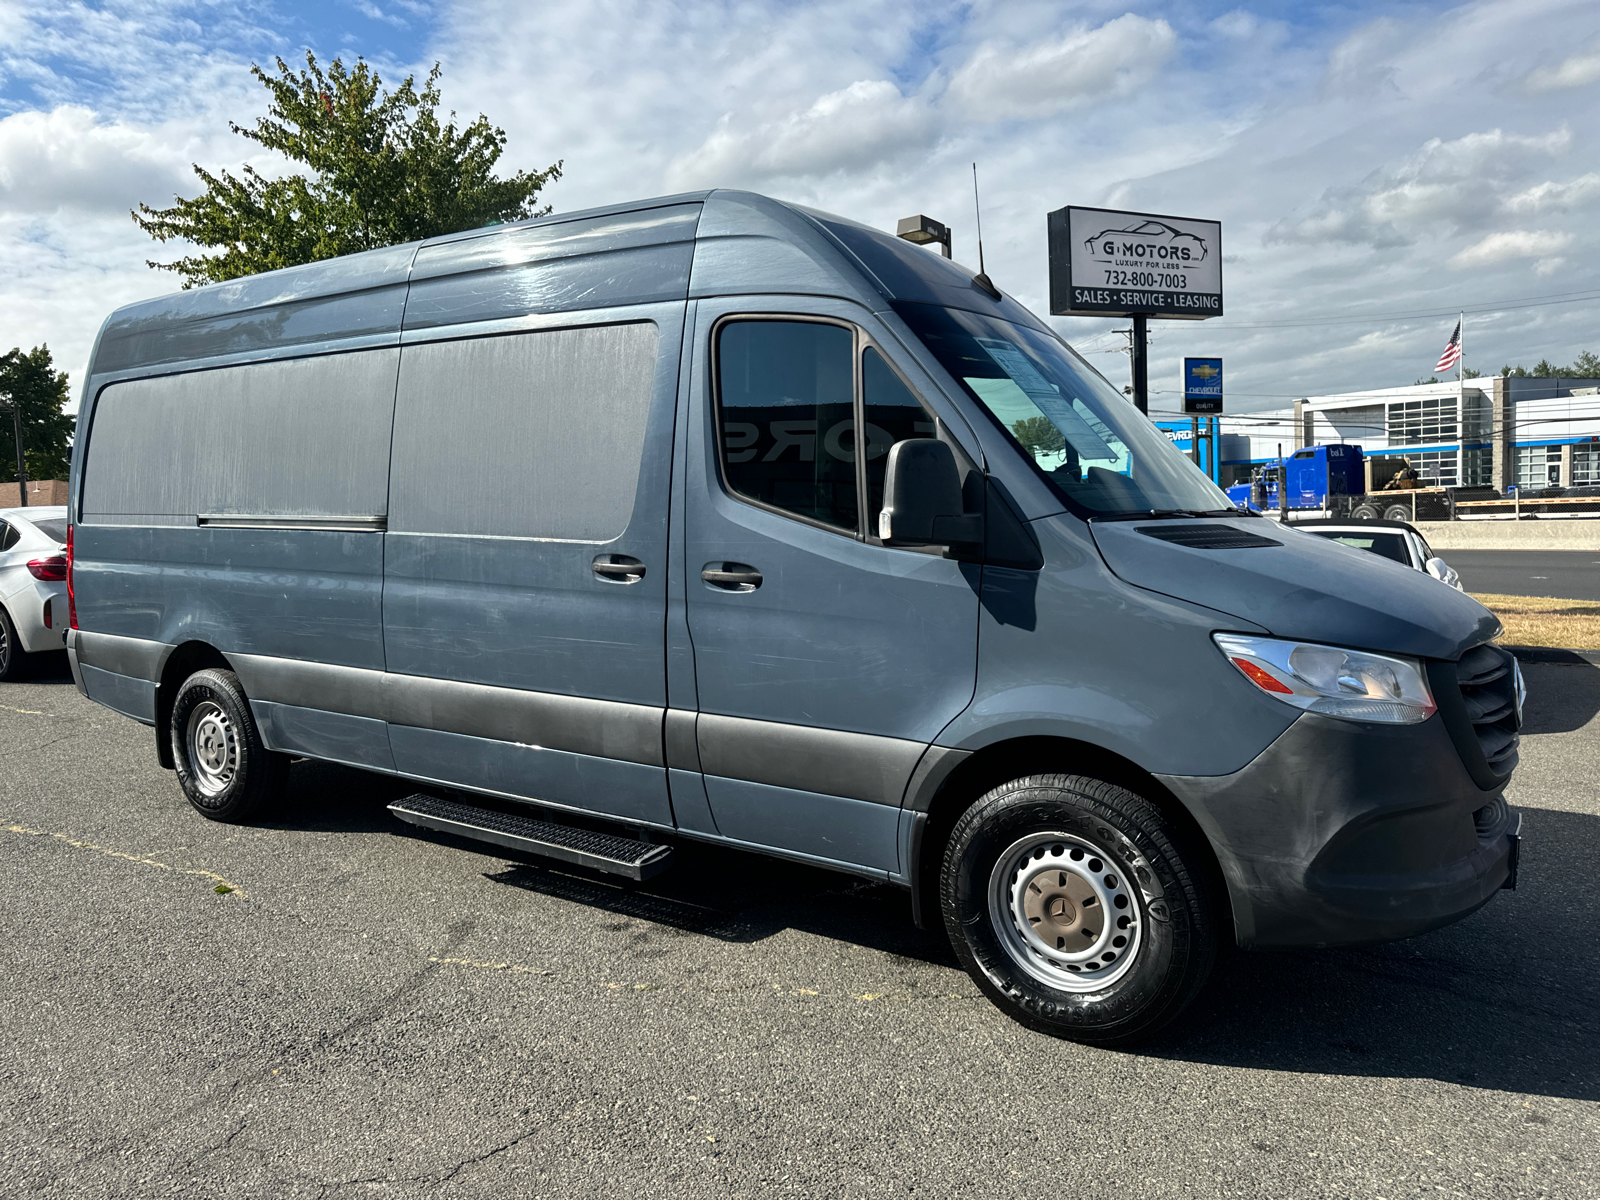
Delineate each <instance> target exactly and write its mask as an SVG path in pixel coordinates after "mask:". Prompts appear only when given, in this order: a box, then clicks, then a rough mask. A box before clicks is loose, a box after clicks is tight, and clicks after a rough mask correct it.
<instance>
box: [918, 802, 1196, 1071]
mask: <svg viewBox="0 0 1600 1200" xmlns="http://www.w3.org/2000/svg"><path fill="white" fill-rule="evenodd" d="M1199 861H1200V860H1199V858H1198V854H1197V852H1196V851H1195V849H1194V848H1192V847H1191V846H1190V845H1189V844H1188V842H1187V839H1186V838H1185V837H1184V836H1183V833H1182V831H1180V830H1179V829H1178V828H1177V827H1176V826H1175V825H1173V823H1172V822H1170V821H1169V820H1168V819H1167V818H1166V817H1165V816H1164V815H1163V814H1162V812H1161V811H1160V810H1159V809H1158V808H1156V807H1155V805H1153V804H1151V803H1150V802H1149V801H1147V800H1145V799H1144V798H1143V797H1141V796H1138V795H1136V794H1135V793H1133V792H1131V791H1129V790H1128V789H1126V788H1122V787H1117V786H1115V785H1113V784H1110V783H1106V782H1105V781H1103V780H1099V779H1090V778H1087V777H1085V776H1081V775H1035V776H1030V777H1028V778H1025V779H1017V780H1014V781H1012V782H1011V783H1008V784H1005V785H1004V786H1002V787H999V788H996V789H995V790H994V791H992V792H989V793H988V794H987V795H985V796H983V797H982V798H981V799H979V800H978V802H977V803H976V804H974V805H973V806H972V807H971V808H969V809H968V810H967V811H966V812H965V813H963V814H962V816H961V818H960V819H959V820H958V821H957V822H956V826H955V828H954V829H953V830H952V831H951V835H950V840H949V843H948V844H947V846H946V849H945V856H944V868H943V871H942V874H941V880H940V898H941V903H942V908H943V910H944V921H945V929H946V931H947V932H948V933H949V935H950V941H951V943H952V945H953V946H954V947H955V951H956V954H957V956H958V957H959V958H960V959H961V962H962V965H963V966H965V967H966V968H967V971H968V973H969V974H971V976H972V978H973V979H974V980H975V981H976V982H977V984H978V987H979V988H981V989H982V990H983V992H984V993H985V994H986V995H987V996H988V997H989V999H990V1000H992V1001H993V1002H994V1003H995V1004H996V1005H997V1006H999V1008H1000V1009H1001V1010H1002V1011H1004V1012H1006V1013H1007V1014H1008V1015H1010V1016H1011V1017H1013V1018H1015V1019H1016V1020H1017V1021H1019V1022H1021V1023H1022V1024H1024V1025H1026V1026H1028V1027H1030V1028H1032V1029H1037V1030H1039V1031H1041V1032H1043V1033H1049V1034H1053V1035H1055V1036H1056V1037H1063V1038H1070V1039H1072V1040H1074V1041H1080V1042H1090V1043H1094V1044H1097V1045H1120V1044H1126V1043H1129V1042H1133V1041H1137V1040H1139V1039H1141V1038H1145V1037H1148V1036H1150V1035H1151V1034H1153V1033H1154V1032H1156V1030H1158V1029H1160V1028H1161V1027H1162V1026H1163V1025H1165V1024H1167V1022H1169V1021H1171V1020H1172V1019H1173V1018H1174V1017H1176V1016H1177V1015H1178V1014H1179V1013H1180V1012H1181V1011H1183V1009H1184V1008H1185V1007H1186V1006H1187V1005H1188V1004H1189V1002H1190V1001H1191V1000H1193V999H1194V997H1195V996H1196V995H1197V994H1198V993H1199V991H1200V989H1201V987H1202V986H1203V985H1204V983H1205V980H1206V977H1207V975H1209V973H1210V971H1211V965H1212V961H1213V959H1214V958H1215V956H1216V939H1217V934H1216V929H1215V926H1214V918H1213V912H1214V908H1215V906H1214V903H1213V900H1212V897H1211V895H1210V890H1211V889H1210V887H1209V884H1208V880H1207V877H1206V875H1205V874H1204V872H1203V871H1202V870H1201V869H1200V866H1199Z"/></svg>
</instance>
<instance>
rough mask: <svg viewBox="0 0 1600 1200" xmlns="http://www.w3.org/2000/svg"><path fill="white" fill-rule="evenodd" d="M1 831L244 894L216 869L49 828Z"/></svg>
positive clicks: (1, 828)
mask: <svg viewBox="0 0 1600 1200" xmlns="http://www.w3.org/2000/svg"><path fill="white" fill-rule="evenodd" d="M0 832H4V833H18V834H22V835H23V836H24V837H47V838H54V839H55V840H56V841H58V842H65V843H66V844H67V845H69V846H71V847H73V848H74V849H76V850H93V851H94V852H95V853H97V854H104V855H105V856H106V857H108V858H121V859H126V860H127V861H128V862H132V863H138V864H139V865H140V866H143V867H156V868H157V869H159V870H162V871H171V872H172V873H173V874H175V875H195V876H198V877H199V878H201V879H209V880H210V881H211V882H212V883H214V884H215V885H216V887H215V889H214V890H215V891H216V892H217V893H218V894H223V895H225V894H227V893H230V892H231V893H234V894H236V895H239V896H243V895H244V892H242V891H240V890H239V887H238V885H237V884H234V883H231V882H229V881H228V880H227V879H224V878H223V877H222V876H221V875H218V874H217V873H216V872H215V871H202V870H199V869H198V868H194V867H175V866H172V865H171V864H170V863H164V862H157V861H156V860H155V859H153V858H151V857H150V856H149V855H148V854H129V853H128V852H127V851H125V850H113V849H111V848H110V847H109V846H97V845H95V844H94V843H93V842H80V841H78V840H76V839H75V838H71V837H68V836H67V835H66V834H64V833H52V832H51V831H49V830H48V829H30V828H29V827H28V826H26V825H0Z"/></svg>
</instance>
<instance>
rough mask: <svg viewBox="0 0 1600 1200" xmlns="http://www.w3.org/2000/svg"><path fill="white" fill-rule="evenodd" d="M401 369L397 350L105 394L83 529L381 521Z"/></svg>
mask: <svg viewBox="0 0 1600 1200" xmlns="http://www.w3.org/2000/svg"><path fill="white" fill-rule="evenodd" d="M399 365H400V354H399V351H398V350H394V349H386V350H363V351H358V352H355V353H351V354H330V355H322V356H318V357H313V358H295V359H285V360H279V361H275V362H263V363H249V364H246V365H243V366H235V367H222V368H218V369H215V370H209V371H192V372H189V373H187V374H181V375H162V376H155V377H153V378H145V379H131V380H127V381H126V382H122V383H113V384H111V385H110V386H109V387H107V388H105V389H104V390H103V391H102V392H101V393H100V397H99V400H98V402H97V403H96V405H95V413H94V423H93V425H92V427H91V429H90V437H89V447H88V451H87V454H88V457H87V458H86V460H85V461H86V464H87V470H86V473H85V476H84V489H83V498H82V507H81V512H80V516H79V520H80V521H82V522H85V523H93V522H96V521H99V520H101V519H102V518H105V517H110V518H113V519H115V521H116V522H117V523H118V524H128V523H130V518H139V517H162V518H173V517H177V518H183V519H185V520H186V521H188V522H189V523H191V524H192V523H193V522H194V520H195V519H196V518H197V517H206V516H218V515H257V516H283V517H304V516H363V517H380V516H382V515H384V513H385V512H386V511H387V510H388V502H387V492H388V474H389V426H390V421H391V418H392V415H393V410H394V387H395V376H396V373H397V371H398V370H399ZM97 444H98V445H102V446H105V447H107V451H106V452H105V453H104V454H103V455H101V456H96V452H95V447H96V445H97Z"/></svg>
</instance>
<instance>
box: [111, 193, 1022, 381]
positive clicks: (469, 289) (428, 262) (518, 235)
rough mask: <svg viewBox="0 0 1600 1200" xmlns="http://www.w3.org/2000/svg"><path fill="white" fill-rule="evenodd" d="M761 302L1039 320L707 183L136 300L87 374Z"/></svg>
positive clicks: (959, 277)
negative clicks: (830, 299)
mask: <svg viewBox="0 0 1600 1200" xmlns="http://www.w3.org/2000/svg"><path fill="white" fill-rule="evenodd" d="M469 280H470V282H469ZM775 293H787V294H800V295H826V296H836V297H841V298H844V299H847V300H853V301H856V302H858V303H862V304H865V305H867V306H868V307H871V308H882V307H883V306H884V305H885V304H886V302H888V301H891V300H907V301H915V302H922V303H933V304H944V305H947V306H951V307H960V308H969V309H973V310H975V311H980V312H987V313H991V314H993V315H997V316H1002V317H1004V318H1006V319H1008V320H1013V321H1020V322H1024V323H1027V324H1030V325H1035V326H1037V325H1038V324H1039V322H1038V320H1037V318H1035V317H1033V316H1032V314H1030V313H1028V312H1027V310H1026V309H1024V308H1023V307H1022V306H1021V305H1020V304H1017V303H1016V302H1015V301H1014V300H1011V299H1009V298H1005V299H1002V300H1000V301H995V300H993V299H991V298H990V297H989V296H988V295H986V294H985V293H984V292H982V291H981V290H980V289H979V288H978V287H977V286H976V285H975V284H974V283H973V282H972V272H971V271H970V270H969V269H967V268H964V267H962V266H959V265H958V264H956V263H953V262H950V261H948V260H945V259H944V258H942V257H940V256H939V255H938V254H936V253H932V252H930V251H928V250H925V249H922V248H921V247H918V246H913V245H912V244H910V243H909V242H905V241H902V240H900V239H898V238H896V237H894V236H892V235H891V234H888V233H885V232H882V231H880V230H876V229H872V228H870V227H868V226H865V225H862V224H859V223H857V222H855V221H851V220H848V219H846V218H844V217H839V216H835V215H833V214H830V213H824V212H819V211H815V210H812V209H808V208H803V207H801V206H799V205H794V204H789V203H787V202H785V201H781V200H775V199H773V198H771V197H769V196H762V195H758V194H756V193H754V192H741V191H731V190H722V189H718V190H713V191H704V192H686V193H681V194H678V195H672V196H661V197H657V198H654V199H650V200H639V201H634V202H631V203H628V204H616V205H607V206H604V207H600V208H591V209H584V210H582V211H579V212H570V213H559V214H553V215H550V216H546V217H537V218H534V219H532V220H528V221H519V222H516V223H514V224H508V225H495V226H487V227H484V228H482V229H470V230H463V231H461V232H459V233H452V234H446V235H444V236H441V237H436V238H429V239H427V240H426V241H421V242H410V243H407V244H405V245H400V246H386V247H383V248H380V249H377V250H369V251H366V252H364V253H361V254H351V255H346V256H344V257H342V258H334V259H327V260H325V261H322V262H315V263H307V264H304V265H301V266H295V267H287V268H284V269H282V270H278V271H268V272H263V273H262V274H259V275H251V276H247V277H245V278H241V279H235V280H229V281H227V282H224V283H217V284H210V285H207V286H204V287H197V288H192V289H188V290H185V291H180V292H174V293H171V294H168V295H165V296H158V297H155V298H153V299H150V300H143V301H139V302H137V303H134V304H129V305H126V306H124V307H122V308H119V309H118V310H117V311H116V312H114V313H113V314H112V315H111V316H110V317H109V318H108V319H107V320H106V322H105V324H104V325H103V326H102V328H101V331H100V337H99V339H98V340H97V342H96V344H95V350H94V354H93V356H92V358H91V360H90V371H89V374H90V377H91V380H93V379H94V377H96V376H110V375H123V374H138V373H145V372H147V371H148V369H149V368H151V367H155V366H161V365H169V364H170V365H178V364H182V365H184V366H190V365H193V366H201V365H204V366H218V365H222V364H224V363H227V362H235V361H249V360H251V359H256V358H272V357H281V356H283V355H285V354H304V353H307V352H314V351H318V350H321V351H326V350H331V349H359V348H366V347H372V346H382V345H396V344H398V343H399V342H400V341H401V339H402V335H403V334H404V333H408V332H411V331H413V330H417V331H420V330H422V329H425V328H428V327H430V326H431V327H438V326H441V325H451V326H463V325H466V326H474V325H477V326H481V325H482V323H484V322H488V321H494V320H514V319H517V318H519V317H525V316H527V315H529V314H531V313H554V312H565V311H579V310H584V309H594V308H600V307H623V306H626V305H630V304H641V303H649V302H655V301H664V300H681V299H693V298H696V297H704V296H727V295H739V294H775ZM94 386H98V383H95V384H94Z"/></svg>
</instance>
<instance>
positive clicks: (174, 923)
mask: <svg viewBox="0 0 1600 1200" xmlns="http://www.w3.org/2000/svg"><path fill="white" fill-rule="evenodd" d="M1527 674H1528V678H1529V691H1530V702H1529V703H1530V708H1529V720H1528V726H1527V733H1528V737H1527V738H1526V741H1525V742H1524V752H1523V765H1522V767H1521V769H1520V771H1519V773H1518V775H1517V778H1516V781H1515V784H1514V786H1513V789H1512V791H1511V793H1510V799H1511V800H1512V802H1513V803H1514V804H1517V805H1519V806H1522V807H1523V809H1524V812H1525V814H1526V820H1525V824H1524V834H1525V842H1524V846H1525V858H1524V866H1523V870H1522V880H1521V887H1520V889H1519V890H1518V891H1516V892H1514V893H1511V892H1507V893H1503V894H1502V895H1501V896H1499V897H1498V898H1497V899H1496V900H1495V901H1494V902H1493V903H1491V904H1490V905H1489V906H1488V907H1487V908H1485V909H1484V910H1482V911H1481V912H1479V913H1478V914H1476V915H1475V916H1473V917H1471V918H1469V919H1468V920H1466V921H1464V922H1462V923H1460V924H1458V925H1456V926H1453V927H1451V928H1448V929H1445V930H1441V931H1439V932H1437V933H1433V934H1430V935H1427V936H1425V937H1421V938H1417V939H1414V940H1412V941H1409V942H1404V943H1400V944H1397V945H1391V946H1385V947H1378V948H1375V949H1363V950H1343V951H1327V952H1303V953H1302V952H1296V953H1280V954H1272V955H1264V954H1263V955H1245V954H1238V955H1234V956H1232V957H1231V958H1229V959H1227V960H1226V961H1225V962H1224V963H1223V964H1222V966H1221V968H1220V969H1219V971H1218V972H1217V974H1216V976H1215V977H1214V979H1213V982H1212V984H1211V986H1210V988H1209V989H1208V991H1207V992H1206V994H1205V995H1204V996H1203V997H1202V998H1201V1000H1200V1002H1199V1003H1198V1005H1197V1006H1196V1008H1195V1009H1193V1010H1191V1013H1190V1016H1189V1019H1188V1020H1187V1021H1186V1022H1185V1023H1184V1024H1183V1025H1182V1026H1181V1027H1180V1028H1178V1029H1175V1030H1173V1031H1171V1032H1170V1033H1169V1034H1167V1035H1165V1036H1164V1037H1163V1039H1162V1040H1161V1041H1159V1042H1158V1043H1156V1044H1154V1045H1151V1046H1148V1047H1145V1048H1142V1049H1140V1050H1137V1051H1121V1052H1111V1051H1103V1050H1092V1049H1086V1048H1083V1047H1080V1046H1075V1045H1072V1044H1068V1043H1064V1042H1057V1041H1053V1040H1051V1039H1048V1038H1045V1037H1042V1036H1039V1035H1037V1034H1033V1033H1030V1032H1028V1031H1026V1030H1024V1029H1022V1028H1020V1027H1018V1026H1016V1025H1014V1024H1012V1023H1011V1022H1010V1021H1008V1020H1006V1019H1005V1018H1004V1017H1002V1016H1001V1015H1000V1014H999V1013H998V1012H997V1011H996V1010H994V1009H993V1008H992V1007H990V1005H989V1004H988V1003H987V1002H986V1001H984V1000H983V999H982V998H981V997H980V995H979V994H978V992H977V990H976V989H975V988H974V987H973V986H972V985H971V984H970V983H969V982H968V981H967V978H966V976H965V975H964V974H962V972H961V971H960V970H959V968H958V967H957V965H956V963H955V961H954V958H953V956H952V955H951V953H950V952H949V950H948V949H947V947H946V946H945V945H944V944H943V942H942V941H941V939H940V938H939V937H937V936H935V935H933V934H927V933H920V932H918V931H917V930H916V929H914V928H913V927H912V926H911V924H910V920H909V912H908V905H907V903H906V900H905V898H904V896H903V895H902V894H901V893H898V892H895V891H892V890H890V889H885V888H876V887H872V886H867V885H862V884H859V883H856V882H854V881H852V880H850V879H847V878H844V877H842V876H832V875H828V874H826V873H823V872H816V871H810V870H804V869H799V868H795V867H790V866H785V865H782V864H776V863H769V862H766V861H764V860H760V859H755V858H750V857H746V856H742V855H735V854H728V853H719V852H709V851H698V852H692V853H687V854H681V855H680V862H679V865H678V866H677V867H676V868H675V869H674V870H673V871H672V872H670V873H669V874H667V875H664V876H662V877H660V878H659V879H658V880H656V881H653V883H652V884H651V885H647V886H646V887H645V888H643V889H631V888H627V887H618V886H615V885H613V884H610V883H606V882H600V881H597V880H595V879H592V878H586V877H584V876H582V875H581V874H580V873H575V872H565V871H559V870H551V869H546V868H542V867H537V866H530V865H526V864H520V863H514V862H511V861H509V860H507V859H506V858H504V857H501V856H499V855H497V854H495V853H489V852H485V851H483V850H479V849H474V848H470V844H468V843H457V844H450V843H446V842H444V841H442V840H435V839H432V838H430V837H427V836H423V835H422V834H421V831H417V830H414V829H413V828H412V827H410V826H406V825H403V824H401V823H399V822H398V821H395V820H393V819H392V818H391V817H390V816H389V815H388V813H387V812H386V811H385V808H384V806H385V804H386V803H387V802H388V801H389V800H390V799H391V798H393V797H395V796H397V795H400V794H402V792H401V790H400V785H396V784H394V783H391V782H387V781H385V780H382V779H379V778H375V777H371V776H365V775H361V774H358V773H355V772H351V771H346V770H342V769H336V768H331V767H326V766H320V765H316V764H311V763H299V764H297V765H296V766H295V767H294V770H293V782H292V795H291V797H290V800H289V802H288V804H287V805H286V806H285V807H284V808H283V809H282V810H281V811H280V812H279V813H278V814H277V816H276V817H275V818H274V819H272V820H271V821H269V822H267V823H265V824H262V825H259V826H256V827H250V828H241V827H228V826H220V825H213V824H209V823H207V822H205V821H203V820H202V819H200V818H199V817H198V816H196V815H195V814H194V813H193V812H192V811H191V810H190V808H189V807H188V805H187V804H186V803H185V802H184V800H183V798H182V796H181V794H180V793H179V791H178V789H177V787H176V785H175V783H174V782H173V780H172V778H171V776H170V774H169V773H167V772H165V771H163V770H161V769H159V768H158V767H157V766H156V763H155V755H154V752H153V748H152V745H151V736H150V733H149V731H147V730H145V729H143V728H142V727H140V726H138V725H135V724H134V723H133V722H131V721H127V720H125V719H123V718H121V717H118V716H116V715H114V714H112V713H110V712H108V711H106V710H104V709H101V708H98V707H95V706H93V705H91V704H89V703H88V702H87V701H85V700H83V699H82V698H80V697H79V696H78V694H77V692H76V691H75V690H74V689H73V688H72V686H71V683H70V680H68V679H67V678H66V677H65V676H64V674H62V675H58V676H53V677H51V678H48V679H44V680H40V681H37V682H33V683H24V684H16V685H8V686H5V687H4V688H3V689H0V922H3V926H0V928H3V930H4V938H3V941H0V956H3V959H4V978H5V979H6V981H7V986H6V988H5V989H4V992H3V994H0V1033H3V1037H0V1122H3V1128H4V1130H5V1135H4V1137H3V1138H0V1195H5V1196H23V1195H27V1196H70V1197H73V1198H74V1200H81V1198H85V1197H99V1196H119V1197H127V1196H156V1195H160V1196H192V1197H206V1198H207V1200H210V1198H221V1197H234V1196H238V1197H258V1196H259V1197H291V1196H306V1197H313V1196H314V1197H330V1198H331V1197H347V1196H349V1197H353V1196H363V1197H367V1196H375V1197H409V1196H423V1195H427V1196H430V1197H446V1198H448V1197H456V1196H495V1197H501V1196H519V1197H520V1196H552V1197H586V1196H613V1197H614V1196H635V1195H638V1196H645V1195H659V1196H717V1197H722V1196H817V1195H827V1196H830V1197H831V1196H874V1197H877V1196H887V1195H911V1194H915V1195H928V1196H935V1197H944V1196H956V1195H970V1196H1026V1197H1034V1198H1037V1197H1054V1196H1057V1195H1077V1194H1085V1195H1093V1196H1102V1197H1110V1196H1127V1197H1139V1198H1141V1200H1142V1198H1146V1197H1213V1196H1217V1197H1220V1196H1252V1197H1253V1196H1259V1197H1270V1198H1272V1200H1281V1198H1283V1197H1300V1196H1305V1197H1328V1196H1335V1197H1345V1196H1349V1197H1385V1198H1387V1200H1395V1198H1397V1197H1410V1196H1428V1197H1436V1196H1473V1197H1499V1196H1551V1197H1585V1196H1595V1195H1600V1011H1597V1006H1596V997H1597V995H1600V889H1597V887H1596V883H1597V879H1596V864H1597V863H1600V779H1597V775H1600V768H1597V764H1600V717H1597V716H1596V713H1597V711H1600V668H1595V667H1592V666H1588V665H1573V666H1565V665H1551V666H1531V667H1529V668H1527ZM219 888H232V889H233V890H232V891H227V892H224V893H222V894H219V892H218V889H219Z"/></svg>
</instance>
